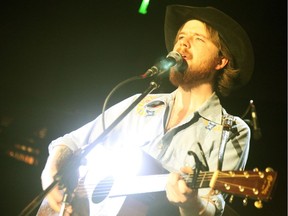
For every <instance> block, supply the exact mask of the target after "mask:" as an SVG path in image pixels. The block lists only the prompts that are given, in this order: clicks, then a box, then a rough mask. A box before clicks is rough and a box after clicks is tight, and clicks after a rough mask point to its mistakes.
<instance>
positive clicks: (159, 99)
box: [144, 90, 222, 124]
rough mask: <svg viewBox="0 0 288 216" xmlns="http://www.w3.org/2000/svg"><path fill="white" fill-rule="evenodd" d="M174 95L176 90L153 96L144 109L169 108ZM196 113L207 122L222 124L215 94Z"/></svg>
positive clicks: (220, 107) (220, 110)
mask: <svg viewBox="0 0 288 216" xmlns="http://www.w3.org/2000/svg"><path fill="white" fill-rule="evenodd" d="M175 95H176V90H175V91H173V92H172V93H170V94H161V95H159V96H156V95H155V98H152V99H151V100H149V101H148V102H147V103H146V104H145V106H144V107H145V109H146V110H155V109H159V108H163V107H166V106H167V105H169V106H171V105H172V103H173V101H174V98H175ZM196 112H197V113H199V115H200V116H202V117H203V118H205V119H207V120H208V121H213V122H215V123H217V124H221V123H222V106H221V103H220V100H219V98H218V96H217V95H216V93H215V92H214V93H213V94H212V95H211V96H210V98H208V100H206V101H205V102H204V104H202V106H201V107H200V108H199V109H198V110H197V111H196Z"/></svg>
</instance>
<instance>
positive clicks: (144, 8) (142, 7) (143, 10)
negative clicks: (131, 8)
mask: <svg viewBox="0 0 288 216" xmlns="http://www.w3.org/2000/svg"><path fill="white" fill-rule="evenodd" d="M149 2H150V0H142V3H141V5H140V8H139V10H138V12H139V13H141V14H146V13H147V8H148V5H149Z"/></svg>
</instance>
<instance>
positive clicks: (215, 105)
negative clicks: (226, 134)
mask: <svg viewBox="0 0 288 216" xmlns="http://www.w3.org/2000/svg"><path fill="white" fill-rule="evenodd" d="M198 113H199V115H200V116H202V117H203V118H205V119H207V120H209V121H213V122H215V123H217V124H221V123H222V105H221V103H220V100H219V98H218V96H217V95H216V93H215V92H214V93H213V94H212V95H211V97H210V98H209V99H208V100H206V101H205V103H204V104H203V105H202V106H201V107H200V108H199V109H198Z"/></svg>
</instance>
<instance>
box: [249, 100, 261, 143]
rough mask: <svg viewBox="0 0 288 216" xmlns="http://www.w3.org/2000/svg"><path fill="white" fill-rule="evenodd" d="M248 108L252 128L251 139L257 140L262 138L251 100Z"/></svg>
mask: <svg viewBox="0 0 288 216" xmlns="http://www.w3.org/2000/svg"><path fill="white" fill-rule="evenodd" d="M250 106H251V117H252V126H253V138H254V139H255V140H259V139H260V138H261V137H262V133H261V129H260V127H259V124H258V118H257V114H256V108H255V105H254V103H253V100H250Z"/></svg>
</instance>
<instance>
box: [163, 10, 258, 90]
mask: <svg viewBox="0 0 288 216" xmlns="http://www.w3.org/2000/svg"><path fill="white" fill-rule="evenodd" d="M192 19H197V20H200V21H202V22H204V23H207V24H208V25H210V26H211V27H212V28H214V29H215V30H216V31H218V33H219V35H220V37H221V38H222V40H223V41H224V43H225V44H226V46H227V47H228V49H229V51H230V52H231V54H232V56H233V61H234V65H235V66H236V68H237V69H239V70H240V73H239V77H238V84H239V86H242V85H245V84H247V83H248V81H249V80H250V78H251V76H252V73H253V70H254V53H253V48H252V44H251V41H250V39H249V37H248V35H247V33H246V32H245V31H244V29H243V28H242V27H241V26H240V24H238V23H237V22H236V21H235V20H233V19H232V18H231V17H230V16H228V15H226V14H225V13H223V12H222V11H220V10H218V9H216V8H213V7H190V6H184V5H169V6H167V9H166V16H165V24H164V34H165V43H166V48H167V50H168V51H169V52H170V51H171V50H173V47H174V40H175V37H176V35H177V32H178V30H179V28H180V27H181V26H182V25H183V24H184V23H185V22H187V21H189V20H192Z"/></svg>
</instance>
